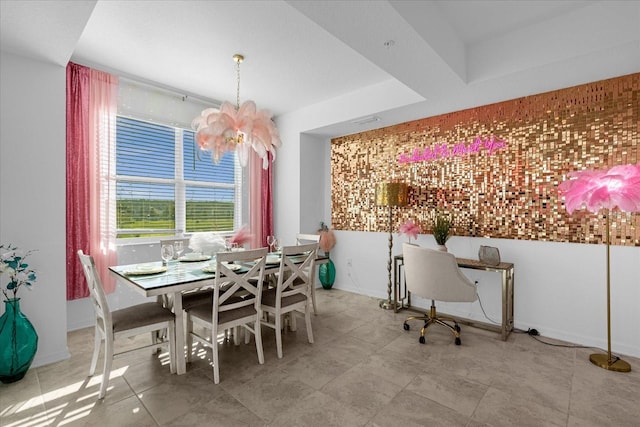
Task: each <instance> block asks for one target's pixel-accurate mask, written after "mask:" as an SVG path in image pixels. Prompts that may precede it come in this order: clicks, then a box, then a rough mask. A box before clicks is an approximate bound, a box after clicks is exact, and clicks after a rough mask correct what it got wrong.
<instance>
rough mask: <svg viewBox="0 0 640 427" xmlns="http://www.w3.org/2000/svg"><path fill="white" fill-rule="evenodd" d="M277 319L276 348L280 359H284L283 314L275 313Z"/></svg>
mask: <svg viewBox="0 0 640 427" xmlns="http://www.w3.org/2000/svg"><path fill="white" fill-rule="evenodd" d="M274 317H275V320H276V349H277V351H278V359H282V315H275V316H274Z"/></svg>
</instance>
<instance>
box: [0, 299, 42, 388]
mask: <svg viewBox="0 0 640 427" xmlns="http://www.w3.org/2000/svg"><path fill="white" fill-rule="evenodd" d="M4 308H5V312H4V314H3V315H2V316H1V317H0V381H1V382H3V383H6V384H8V383H12V382H16V381H19V380H21V379H22V378H23V377H24V375H25V374H26V373H27V370H28V369H29V367H30V366H31V362H33V358H34V356H35V355H36V350H37V349H38V334H37V333H36V330H35V328H34V327H33V325H32V324H31V322H30V321H29V319H27V317H26V316H25V315H24V314H23V313H22V312H21V311H20V298H15V299H9V300H6V301H5V302H4Z"/></svg>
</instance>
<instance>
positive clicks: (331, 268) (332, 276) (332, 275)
mask: <svg viewBox="0 0 640 427" xmlns="http://www.w3.org/2000/svg"><path fill="white" fill-rule="evenodd" d="M318 275H319V276H320V283H322V287H323V288H325V289H331V287H332V286H333V282H335V280H336V266H335V265H333V261H331V258H329V262H327V263H326V264H320V267H319V268H318Z"/></svg>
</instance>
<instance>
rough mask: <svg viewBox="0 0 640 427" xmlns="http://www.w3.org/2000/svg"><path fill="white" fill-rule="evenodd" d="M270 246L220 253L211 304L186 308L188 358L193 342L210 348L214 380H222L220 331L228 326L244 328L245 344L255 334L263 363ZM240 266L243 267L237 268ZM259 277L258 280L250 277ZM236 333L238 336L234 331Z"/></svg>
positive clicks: (217, 257) (260, 361)
mask: <svg viewBox="0 0 640 427" xmlns="http://www.w3.org/2000/svg"><path fill="white" fill-rule="evenodd" d="M267 253H268V249H267V248H261V249H253V250H248V251H238V252H218V254H217V255H216V263H215V265H216V271H215V279H214V284H213V300H212V304H196V305H192V306H190V307H186V308H185V312H186V323H187V350H188V351H187V361H188V362H190V361H191V354H192V350H193V342H194V340H196V341H197V342H199V343H201V344H202V345H204V346H207V347H211V350H212V353H213V357H212V358H213V381H214V383H216V384H218V383H219V382H220V363H219V357H218V334H220V333H224V331H225V330H228V329H235V330H237V329H239V328H238V327H244V329H245V343H246V344H248V343H249V339H250V335H249V334H248V333H246V332H247V331H248V332H251V333H253V334H254V336H255V341H256V351H257V353H258V362H259V363H260V364H263V363H264V353H263V350H262V334H261V328H260V317H261V315H262V314H261V309H260V304H261V300H262V283H263V278H264V268H265V262H266V257H267ZM238 266H240V267H238ZM251 279H257V280H251ZM194 324H196V325H198V326H201V327H203V328H204V329H205V331H206V330H208V331H210V333H211V334H210V335H208V336H207V335H205V334H204V333H202V332H200V331H195V330H194V328H193V327H194ZM234 336H237V334H235V335H234Z"/></svg>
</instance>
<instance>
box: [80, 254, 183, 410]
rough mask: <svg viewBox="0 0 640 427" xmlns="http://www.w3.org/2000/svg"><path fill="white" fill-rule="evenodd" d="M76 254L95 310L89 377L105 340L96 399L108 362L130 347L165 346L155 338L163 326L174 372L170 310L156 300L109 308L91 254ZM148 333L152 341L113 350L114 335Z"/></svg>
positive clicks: (106, 382)
mask: <svg viewBox="0 0 640 427" xmlns="http://www.w3.org/2000/svg"><path fill="white" fill-rule="evenodd" d="M78 257H79V258H80V262H81V264H82V269H83V271H84V276H85V277H86V279H87V285H88V286H89V292H90V297H91V302H92V303H93V308H94V309H95V312H96V327H95V329H96V330H95V345H94V349H93V358H92V359H91V368H90V370H89V375H90V376H93V374H94V373H95V371H96V365H97V363H98V355H99V354H100V348H101V347H102V341H104V342H105V352H104V371H103V373H102V383H101V385H100V392H99V394H98V399H103V398H104V397H105V395H106V393H107V386H108V385H109V374H110V372H111V362H112V361H113V358H114V356H116V355H118V354H123V353H128V352H130V351H133V350H140V349H143V348H158V347H160V346H165V345H167V343H166V342H157V341H156V337H157V336H158V333H160V332H162V331H164V330H165V329H166V330H168V331H169V363H170V369H171V373H175V354H176V338H175V336H176V335H175V324H176V322H175V316H174V314H173V313H172V312H171V310H169V309H167V308H164V307H163V306H162V305H161V304H159V303H157V302H148V303H143V304H138V305H134V306H131V307H127V308H123V309H121V310H114V311H111V310H109V305H108V304H107V298H106V296H105V294H104V291H103V289H102V283H101V281H100V276H99V275H98V272H97V270H96V266H95V263H94V261H93V257H92V256H90V255H85V254H84V253H83V252H82V251H81V250H80V251H78ZM147 332H151V342H152V343H151V344H149V345H144V346H137V347H135V348H129V349H128V350H124V351H120V352H116V351H115V349H114V341H115V340H116V339H117V338H120V337H132V336H136V335H141V334H143V333H147Z"/></svg>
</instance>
